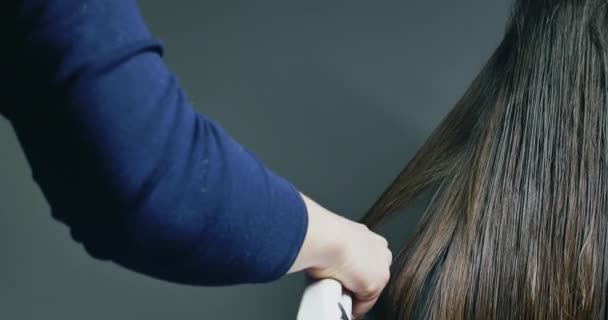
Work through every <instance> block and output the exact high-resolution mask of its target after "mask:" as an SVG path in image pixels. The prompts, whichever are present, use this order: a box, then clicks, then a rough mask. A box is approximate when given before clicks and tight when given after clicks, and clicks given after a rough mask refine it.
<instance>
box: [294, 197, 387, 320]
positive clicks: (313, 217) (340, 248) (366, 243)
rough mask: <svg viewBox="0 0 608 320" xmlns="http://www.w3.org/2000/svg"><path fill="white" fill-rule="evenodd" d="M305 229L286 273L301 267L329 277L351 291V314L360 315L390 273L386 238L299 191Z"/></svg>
mask: <svg viewBox="0 0 608 320" xmlns="http://www.w3.org/2000/svg"><path fill="white" fill-rule="evenodd" d="M302 198H303V199H304V203H305V204H306V208H307V210H308V231H307V233H306V238H305V240H304V244H303V246H302V249H301V250H300V254H299V255H298V257H297V258H296V261H295V263H294V265H293V266H292V267H291V269H290V271H289V272H290V273H292V272H297V271H301V270H305V271H306V273H307V274H308V275H309V276H311V277H312V278H315V279H321V278H333V279H336V280H338V281H340V282H341V283H342V285H343V286H344V287H345V288H346V289H348V290H349V291H351V292H352V294H353V316H354V317H356V318H359V317H362V316H363V315H364V314H365V313H367V312H368V311H369V310H370V309H371V308H372V306H373V305H374V304H375V303H376V301H377V300H378V297H379V296H380V293H381V292H382V290H383V289H384V287H385V286H386V284H387V282H388V280H389V277H390V265H391V262H392V254H391V252H390V250H389V249H388V243H387V241H386V240H385V239H384V238H383V237H381V236H379V235H377V234H376V233H373V232H372V231H370V230H369V229H368V228H367V227H366V226H365V225H362V224H360V223H356V222H353V221H350V220H348V219H346V218H343V217H341V216H338V215H336V214H334V213H332V212H330V211H328V210H327V209H325V208H323V207H321V206H320V205H318V204H317V203H315V202H314V201H312V200H311V199H309V198H308V197H306V196H305V195H303V194H302Z"/></svg>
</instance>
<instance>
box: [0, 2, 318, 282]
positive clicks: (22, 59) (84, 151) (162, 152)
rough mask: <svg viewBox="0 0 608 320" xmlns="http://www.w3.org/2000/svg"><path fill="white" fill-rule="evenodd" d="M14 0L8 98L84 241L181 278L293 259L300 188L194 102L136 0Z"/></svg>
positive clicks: (300, 233)
mask: <svg viewBox="0 0 608 320" xmlns="http://www.w3.org/2000/svg"><path fill="white" fill-rule="evenodd" d="M9 3H11V5H12V7H11V10H8V11H5V13H0V16H6V17H2V18H6V19H8V20H10V21H11V23H12V24H13V27H14V28H13V29H12V30H15V32H14V33H12V41H13V45H14V46H13V47H14V48H15V49H14V50H13V51H12V53H11V63H10V65H11V66H10V67H11V68H12V69H11V70H12V73H9V74H11V88H12V89H11V92H10V96H11V99H10V101H11V102H10V103H8V104H6V105H4V106H3V107H2V109H0V110H1V111H2V113H3V114H4V115H5V116H6V117H7V118H8V119H9V120H10V122H11V123H12V125H13V127H14V128H15V130H16V132H17V135H18V137H19V139H20V142H21V144H22V146H23V148H24V151H25V153H26V156H27V158H28V161H29V162H30V165H31V168H32V172H33V176H34V179H35V181H36V182H37V183H38V185H39V186H40V187H41V190H42V192H43V194H44V195H45V197H46V199H47V200H48V202H49V204H50V206H51V210H52V213H53V216H54V217H56V218H57V219H58V220H60V221H62V222H64V223H65V224H66V225H68V226H69V228H70V230H71V234H72V236H73V238H74V239H75V240H76V241H78V242H81V243H82V244H83V245H84V247H85V248H86V250H87V251H88V252H89V253H90V254H91V255H92V256H93V257H96V258H98V259H103V260H111V261H113V262H115V263H117V264H120V265H122V266H124V267H127V268H129V269H132V270H135V271H137V272H140V273H144V274H147V275H150V276H153V277H156V278H159V279H164V280H168V281H172V282H178V283H185V284H192V285H230V284H240V283H257V282H267V281H272V280H275V279H277V278H279V277H281V276H282V275H284V274H285V273H286V272H287V270H288V268H289V267H290V266H291V265H292V263H293V261H294V260H295V257H296V256H297V254H298V252H299V250H300V247H301V245H302V242H303V239H304V236H305V233H306V228H307V215H306V209H305V207H304V204H303V201H302V199H301V197H300V195H299V193H298V191H297V190H296V189H295V188H294V187H293V186H292V185H291V184H290V183H289V182H287V181H286V180H285V179H283V178H281V177H279V176H278V175H276V174H274V173H273V172H271V171H270V170H269V169H268V168H266V167H265V166H264V165H263V164H262V163H261V162H260V161H259V160H258V159H257V158H256V157H255V155H253V154H252V153H251V152H249V151H248V150H246V149H245V148H243V147H242V146H241V145H239V144H238V143H237V142H235V141H234V140H233V139H231V137H230V136H229V135H228V134H227V133H226V132H225V131H224V130H223V129H222V128H221V127H220V126H219V125H218V124H216V123H214V122H213V121H211V120H210V119H208V118H206V117H205V116H204V115H203V114H200V113H197V112H196V111H195V110H194V109H193V107H192V106H191V104H190V103H189V102H188V99H187V97H186V96H185V94H184V92H183V90H182V89H181V88H180V86H179V84H178V82H177V80H176V78H175V76H174V75H173V74H172V73H171V72H170V71H169V70H168V68H167V67H166V66H165V65H164V63H163V61H162V49H163V48H162V46H161V44H160V43H159V42H158V41H156V40H155V39H154V38H153V37H152V36H151V35H150V33H149V31H148V29H147V27H146V26H145V23H144V21H143V19H142V17H141V14H140V12H139V9H138V8H137V4H136V2H135V1H134V0H23V1H16V0H9ZM9 15H12V16H10V17H9Z"/></svg>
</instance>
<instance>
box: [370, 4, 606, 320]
mask: <svg viewBox="0 0 608 320" xmlns="http://www.w3.org/2000/svg"><path fill="white" fill-rule="evenodd" d="M607 17H608V8H607V1H606V0H602V1H600V0H587V1H585V0H519V1H516V3H515V5H514V8H513V13H512V16H511V19H510V22H509V24H508V26H507V30H506V33H505V36H504V39H503V40H502V42H501V43H500V45H499V47H498V48H497V49H496V51H495V52H494V54H493V55H492V57H491V58H490V60H489V61H488V63H487V64H486V66H485V67H484V68H483V70H482V71H481V72H480V74H479V76H478V77H477V78H476V80H475V81H474V82H473V83H472V84H471V86H470V88H469V89H468V90H467V92H466V93H465V94H464V96H463V97H462V99H461V100H460V101H459V102H458V104H457V105H456V106H455V108H454V109H453V110H452V111H451V113H450V114H449V115H448V116H447V117H446V118H445V120H444V121H443V122H442V123H441V125H440V126H439V127H438V128H437V129H436V131H435V132H434V133H433V134H432V135H431V137H430V138H429V139H428V140H427V141H426V143H425V144H424V145H423V146H422V148H421V149H420V150H419V151H418V153H417V154H416V156H415V157H414V159H412V160H411V161H410V162H409V163H408V165H407V166H406V167H405V169H404V170H403V171H402V172H401V173H400V174H399V176H398V177H397V178H396V179H395V181H394V182H393V183H392V184H391V185H390V186H389V188H388V189H387V190H386V191H385V192H384V193H383V194H382V196H381V197H380V198H379V199H378V201H377V202H376V203H375V204H374V205H373V207H372V208H371V209H370V211H369V212H368V214H367V215H366V217H365V218H364V221H363V222H364V223H366V224H367V225H368V226H370V227H372V228H374V227H377V226H378V225H379V224H380V223H381V222H383V221H384V220H385V219H386V218H388V217H389V216H391V215H392V214H393V213H395V212H396V211H397V210H399V209H400V208H403V207H405V206H407V205H408V204H410V203H411V202H412V201H413V200H414V199H415V198H417V197H418V196H419V195H421V194H422V193H424V192H427V191H432V192H433V193H434V196H433V200H432V201H431V203H430V205H429V207H428V208H427V211H426V212H425V214H424V217H423V218H422V220H421V221H420V223H419V225H418V227H417V229H416V231H415V233H414V234H413V235H412V237H411V238H410V240H409V241H408V242H407V243H406V245H405V246H404V247H403V249H402V250H401V252H400V253H399V255H398V257H397V259H396V262H395V263H394V270H393V278H392V280H391V283H390V286H389V288H388V292H387V293H388V296H389V309H390V313H391V314H390V317H391V319H413V318H422V319H435V320H448V319H484V320H486V319H605V318H608V310H607V299H608V296H607V290H608V283H607V280H608V274H607V271H608V265H607V262H608V261H607V258H608V252H607V250H606V249H607V244H608V219H607V214H608V193H607V191H608V190H606V189H607V186H608V158H607V156H608V147H607V142H608V122H607V119H608V100H607V99H608V97H607V95H608V84H607V79H606V76H607V74H608V64H607V63H608V60H607V58H608V43H607V41H608V20H607Z"/></svg>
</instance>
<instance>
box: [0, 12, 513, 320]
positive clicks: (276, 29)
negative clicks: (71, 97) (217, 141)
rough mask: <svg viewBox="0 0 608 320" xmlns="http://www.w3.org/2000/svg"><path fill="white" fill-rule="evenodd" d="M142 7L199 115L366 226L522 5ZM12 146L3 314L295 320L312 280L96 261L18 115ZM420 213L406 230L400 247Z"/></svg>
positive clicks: (2, 163) (3, 207)
mask: <svg viewBox="0 0 608 320" xmlns="http://www.w3.org/2000/svg"><path fill="white" fill-rule="evenodd" d="M140 6H141V8H142V12H143V13H144V16H145V17H146V20H147V22H148V24H149V26H150V28H151V30H152V32H153V33H154V35H155V36H156V37H157V38H160V39H161V40H162V41H163V42H164V43H165V45H166V47H167V51H166V52H167V54H166V62H167V64H168V66H169V67H170V68H171V69H172V70H173V72H175V73H176V75H177V77H178V79H179V80H180V83H181V84H182V86H183V87H184V89H185V90H186V92H187V94H188V97H189V99H190V100H191V101H192V102H193V103H194V104H195V106H196V107H197V109H198V110H200V111H201V112H203V113H206V114H207V115H208V116H210V117H211V118H213V119H215V120H217V121H218V122H219V123H221V124H222V125H223V126H224V127H225V128H226V129H227V130H228V132H229V133H230V134H231V135H232V136H233V137H235V138H236V139H237V140H238V141H239V142H241V143H242V144H243V145H245V146H246V147H247V148H249V149H250V150H252V151H253V152H254V153H256V154H257V155H258V156H259V157H260V158H261V159H263V160H264V161H265V163H266V164H267V165H268V166H269V167H270V168H272V169H273V170H274V171H276V172H278V173H280V174H281V175H283V176H285V177H287V178H288V179H289V180H291V181H292V182H293V183H294V184H295V185H296V186H298V187H299V188H300V189H301V190H303V191H304V192H306V193H308V194H310V195H311V196H312V197H313V198H315V199H316V200H318V201H319V202H321V203H322V204H323V205H325V206H326V207H328V208H330V209H332V210H334V211H335V212H338V213H340V214H342V215H345V216H347V217H349V218H352V219H359V218H360V217H361V216H362V215H363V213H364V212H365V210H366V209H367V208H368V207H369V206H370V205H371V204H372V202H373V201H374V200H375V198H376V197H378V195H379V194H380V193H381V192H382V190H383V189H384V188H385V187H386V186H387V185H388V183H389V182H390V181H391V180H392V179H393V178H394V177H395V175H396V174H397V173H398V172H399V171H400V169H401V168H402V167H403V166H404V165H405V163H406V162H407V160H408V159H410V158H411V157H412V156H413V154H414V152H415V151H416V149H417V148H418V147H419V146H420V145H421V144H422V143H423V141H424V139H425V137H427V136H428V135H429V134H430V132H431V131H432V130H433V128H435V127H436V125H437V124H438V122H439V121H440V120H441V118H442V117H443V116H444V115H445V114H446V113H447V112H448V111H449V110H450V108H451V107H452V106H453V105H454V104H455V102H456V101H457V100H458V99H459V97H460V96H461V95H462V93H463V92H464V90H465V89H466V88H467V86H468V85H469V83H470V82H471V81H472V80H473V78H474V77H475V75H476V74H477V73H478V71H479V70H480V68H481V66H482V65H483V64H484V63H485V61H486V60H487V59H488V57H489V56H490V54H491V53H492V51H493V50H494V48H495V47H496V45H497V44H498V42H499V41H500V39H501V37H502V34H503V30H504V27H505V21H506V18H507V16H508V11H509V10H508V9H509V6H510V1H508V0H495V1H488V0H460V1H454V0H403V1H385V0H374V1H327V0H326V1H318V0H308V1H300V2H290V1H279V0H257V1H250V0H249V1H245V0H243V1H232V0H213V1H203V0H199V1H194V0H192V1H186V0H175V1H161V0H145V1H140ZM33 94H35V93H33ZM0 146H1V148H0V155H1V157H0V214H1V215H0V257H1V258H0V259H1V260H0V319H3V320H4V319H6V320H12V319H45V320H55V319H61V320H76V319H78V320H80V319H86V320H109V319H148V320H161V319H163V320H165V319H175V320H186V319H215V320H218V319H245V318H246V319H248V320H256V319H295V313H296V310H297V305H298V302H299V298H300V295H301V292H302V289H303V277H302V276H301V275H295V276H288V277H286V278H284V279H282V280H280V281H278V282H275V283H272V284H265V285H246V286H235V287H225V288H199V287H188V286H180V285H174V284H170V283H166V282H162V281H158V280H155V279H150V278H146V277H144V276H142V275H139V274H135V273H132V272H130V271H127V270H123V269H121V268H119V267H117V266H115V265H113V264H111V263H107V262H99V261H96V260H93V259H91V258H90V257H89V256H87V255H86V253H85V252H84V250H83V249H82V247H81V246H80V245H78V244H76V243H74V242H73V241H72V240H71V239H70V237H69V234H68V230H67V228H66V227H65V226H64V225H62V224H60V223H58V222H56V221H54V220H52V219H51V217H50V213H49V207H48V205H47V203H46V201H45V200H44V197H43V195H42V194H41V192H40V190H39V189H38V187H37V186H36V185H35V184H34V183H33V182H32V180H31V172H30V168H29V166H28V164H27V163H26V161H25V158H24V156H23V154H22V151H21V149H20V147H19V145H18V143H17V140H16V138H15V135H14V133H13V131H12V128H11V126H10V124H9V123H8V122H7V121H6V120H5V119H4V118H0ZM83 214H86V213H83ZM416 217H417V215H416V214H413V215H407V216H401V217H399V218H398V219H397V220H395V221H394V222H393V223H391V225H390V228H389V231H388V232H389V234H388V236H389V239H390V241H391V246H392V248H398V247H399V245H400V243H401V241H402V240H403V239H405V237H406V236H407V234H408V232H410V230H411V228H412V227H413V226H414V224H415V223H416Z"/></svg>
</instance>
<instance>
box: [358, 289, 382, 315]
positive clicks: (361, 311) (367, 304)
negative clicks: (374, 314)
mask: <svg viewBox="0 0 608 320" xmlns="http://www.w3.org/2000/svg"><path fill="white" fill-rule="evenodd" d="M379 297H380V295H378V296H376V297H375V298H373V299H371V300H367V301H359V300H355V301H353V319H362V318H363V316H364V315H365V314H366V313H368V312H369V310H371V309H372V307H373V306H374V305H375V304H376V302H377V301H378V298H379Z"/></svg>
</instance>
